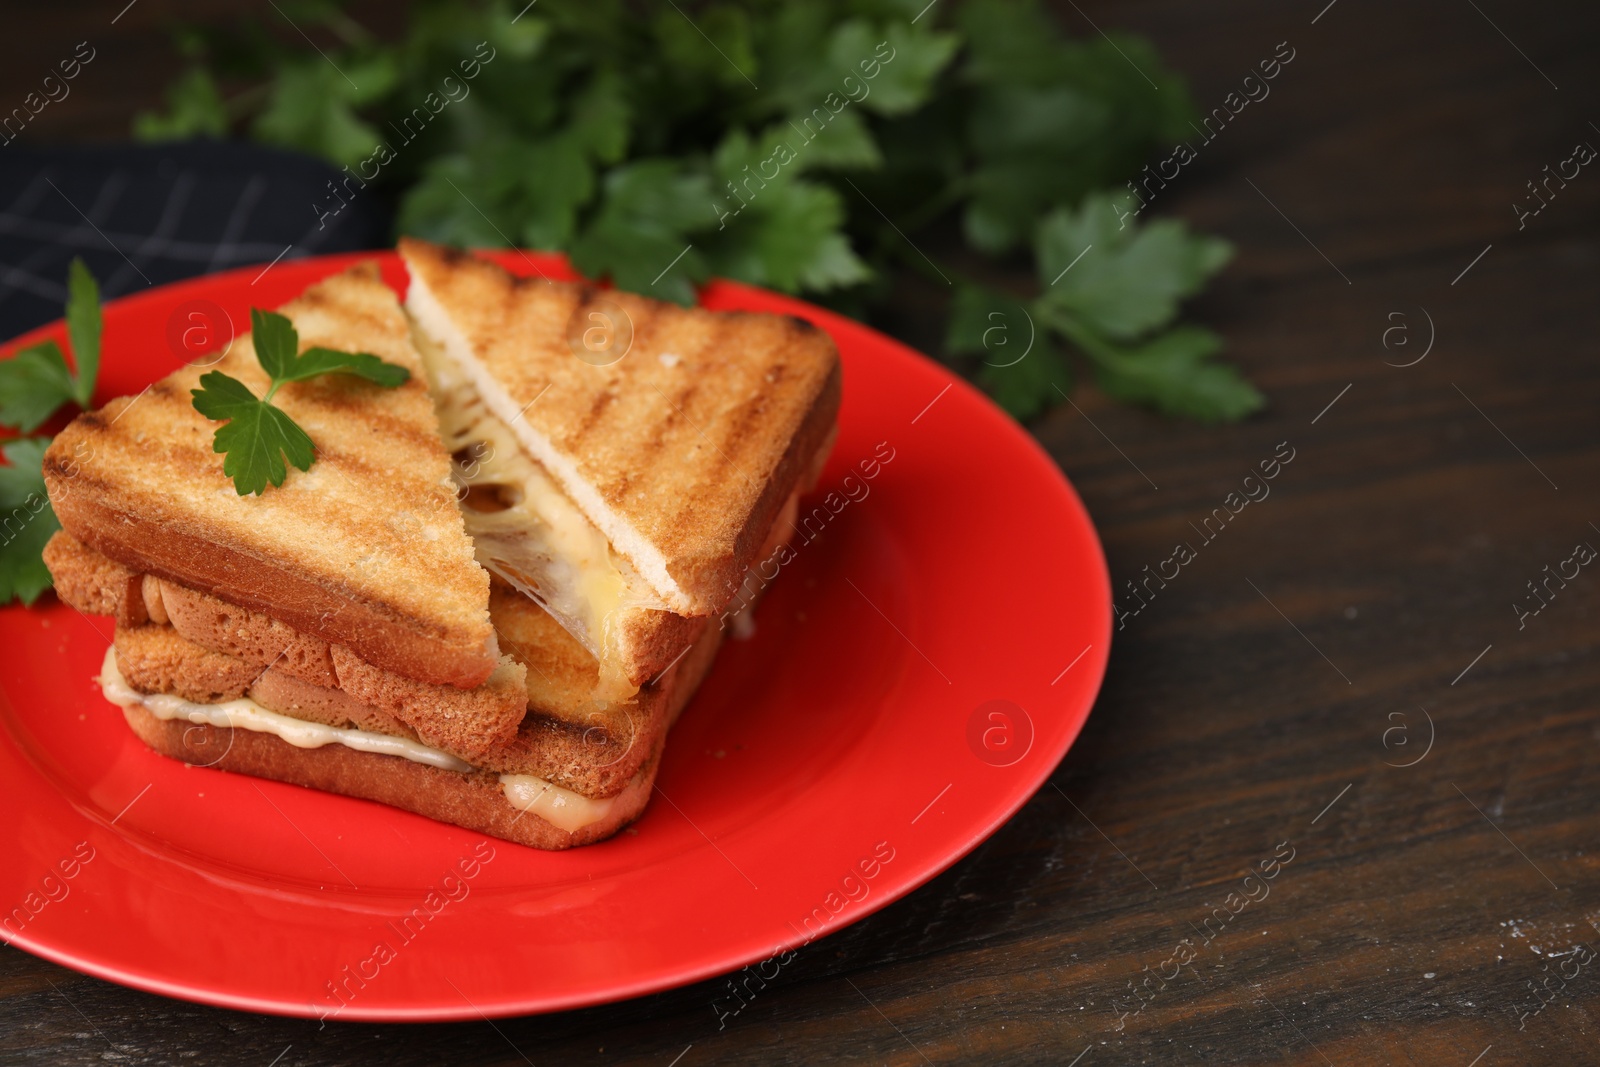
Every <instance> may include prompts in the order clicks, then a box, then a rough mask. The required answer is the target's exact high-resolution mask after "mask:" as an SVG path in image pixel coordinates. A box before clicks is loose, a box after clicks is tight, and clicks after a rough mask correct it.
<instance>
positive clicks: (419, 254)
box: [400, 239, 840, 615]
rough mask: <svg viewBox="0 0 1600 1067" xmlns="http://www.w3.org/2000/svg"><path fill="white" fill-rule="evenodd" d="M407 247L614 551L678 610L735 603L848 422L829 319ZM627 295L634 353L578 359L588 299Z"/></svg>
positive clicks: (424, 318)
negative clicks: (556, 278)
mask: <svg viewBox="0 0 1600 1067" xmlns="http://www.w3.org/2000/svg"><path fill="white" fill-rule="evenodd" d="M400 252H401V255H402V256H404V257H405V259H406V262H407V265H408V267H409V268H410V270H411V275H412V286H413V295H412V296H411V297H410V298H408V301H409V304H410V306H411V308H412V310H413V313H414V314H416V315H417V317H418V319H419V320H420V321H421V323H422V326H423V327H424V328H425V329H427V330H429V332H431V333H433V334H434V335H435V336H437V337H440V338H441V339H446V340H448V339H449V338H451V337H453V338H454V342H455V343H454V346H453V347H452V345H451V344H449V343H447V344H446V348H447V350H449V351H451V354H452V355H453V356H454V357H455V358H457V359H460V360H462V361H463V362H466V361H470V362H471V364H473V365H474V366H475V368H476V373H475V376H476V377H478V378H479V379H480V385H484V386H485V387H484V392H485V399H486V400H489V399H491V397H490V393H491V391H492V392H497V393H498V396H499V399H498V403H499V405H500V408H501V410H502V418H505V419H506V420H507V421H508V422H510V421H511V418H510V417H511V415H516V416H517V424H515V425H513V429H514V430H516V432H517V433H518V434H519V436H520V437H521V438H522V440H523V443H524V444H525V445H526V446H527V447H528V449H529V451H531V452H532V453H533V454H534V456H535V458H537V459H539V460H540V461H541V462H543V463H544V464H545V466H546V467H547V468H549V469H550V470H551V472H552V474H554V475H555V476H556V478H557V479H558V481H561V482H562V484H563V488H565V489H566V491H567V493H568V495H569V496H571V497H572V498H573V500H574V501H575V502H576V503H577V504H578V505H579V506H580V507H582V508H583V509H584V510H585V511H586V512H587V513H588V514H589V518H590V519H591V521H593V522H594V523H595V525H597V526H598V527H599V528H600V529H601V530H603V531H604V532H605V533H606V534H607V535H608V536H609V537H610V538H611V540H612V543H613V545H614V546H615V547H616V549H617V551H619V552H620V553H621V554H623V555H624V556H627V557H628V558H629V559H630V560H631V561H632V562H633V563H634V565H635V566H636V567H637V568H638V569H639V570H640V572H641V574H643V575H644V576H645V577H646V579H647V580H649V581H650V582H651V584H652V585H654V586H655V587H656V589H657V591H658V592H659V593H661V595H662V596H663V597H665V598H666V599H667V600H668V602H669V603H671V604H673V606H674V609H675V610H678V611H680V612H682V613H685V614H694V615H703V614H711V613H715V612H716V611H719V610H720V609H721V608H722V607H723V606H725V605H726V603H727V601H728V599H729V597H731V595H732V593H733V591H734V589H735V588H737V584H738V581H739V578H740V577H741V576H742V575H743V573H744V570H745V568H747V567H748V566H749V565H750V564H751V563H752V562H754V560H753V552H754V550H755V548H756V547H758V546H759V544H760V542H761V541H762V539H763V537H764V534H765V531H766V529H767V527H768V526H770V524H771V521H772V519H773V518H774V516H775V515H776V513H777V509H778V508H780V507H781V506H782V504H783V501H784V500H785V499H787V497H788V495H789V493H790V492H791V491H792V489H793V487H794V485H795V484H796V482H797V481H798V479H799V477H800V475H801V474H802V473H803V471H802V468H805V467H806V466H807V464H808V463H809V461H810V459H811V457H812V456H813V455H814V454H815V453H816V451H817V449H818V447H819V446H820V445H821V444H822V442H823V441H824V440H826V439H827V435H828V430H829V428H830V427H831V426H832V425H833V423H834V420H835V417H836V415H837V412H838V404H839V388H840V373H839V363H838V354H837V352H836V350H835V349H834V346H833V342H832V341H831V339H830V338H829V337H828V335H827V334H826V333H824V332H823V331H821V330H819V329H817V328H816V327H814V326H811V325H809V324H804V323H801V322H799V321H797V320H795V319H792V318H790V317H787V316H782V315H768V314H756V313H747V312H712V311H706V310H704V309H702V308H685V307H680V306H678V305H676V304H669V303H665V302H662V301H656V300H650V299H647V298H645V297H641V296H637V295H634V294H631V293H625V292H620V291H615V290H597V289H595V288H593V287H591V286H586V285H579V284H570V283H557V282H550V281H546V280H543V279H536V278H516V277H513V276H512V275H511V274H510V273H509V272H507V271H505V270H503V269H502V268H500V267H499V266H496V265H494V264H492V263H488V262H487V261H483V260H478V259H476V258H473V257H471V256H467V255H464V254H462V253H459V252H456V251H453V250H450V249H444V248H439V247H437V246H434V245H429V244H426V243H425V242H420V241H414V240H409V239H404V240H402V241H401V242H400ZM619 312H620V313H621V314H623V315H625V316H626V317H627V319H628V321H629V322H631V324H632V343H631V347H630V348H629V349H628V351H627V353H626V355H624V356H622V357H621V358H620V359H618V360H616V361H615V362H613V363H610V364H608V365H606V366H595V365H592V364H590V363H588V362H585V360H584V359H581V358H579V356H578V354H577V353H576V352H575V351H574V349H573V347H572V345H571V344H569V325H570V329H571V333H572V334H573V335H574V336H579V337H581V335H582V331H583V330H585V329H588V328H594V327H597V326H600V325H603V324H601V323H599V322H598V321H597V320H592V319H591V315H593V314H596V313H598V314H604V315H607V316H609V317H610V318H612V319H613V320H614V319H615V318H616V316H617V315H618V313H619ZM663 357H665V358H663ZM485 383H487V384H486V385H485ZM494 406H495V404H494V403H493V402H492V403H491V407H494ZM519 412H520V414H518V413H519ZM652 561H654V562H652ZM663 569H664V572H665V573H663Z"/></svg>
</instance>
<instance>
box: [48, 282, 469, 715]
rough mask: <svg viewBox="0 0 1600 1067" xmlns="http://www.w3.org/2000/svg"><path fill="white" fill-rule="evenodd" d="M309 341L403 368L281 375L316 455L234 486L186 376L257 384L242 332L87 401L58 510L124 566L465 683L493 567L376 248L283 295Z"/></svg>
mask: <svg viewBox="0 0 1600 1067" xmlns="http://www.w3.org/2000/svg"><path fill="white" fill-rule="evenodd" d="M280 310H281V312H282V313H283V314H284V315H287V316H288V317H289V319H290V320H291V321H293V323H294V325H295V328H296V329H297V330H298V331H299V335H300V344H301V347H302V350H303V349H305V348H308V347H311V346H313V345H322V346H326V347H329V348H336V349H341V350H345V351H359V352H371V353H373V354H374V355H377V356H379V357H380V358H382V359H384V360H387V361H389V362H391V363H397V364H399V365H401V366H403V367H405V368H407V369H408V370H409V371H411V379H410V381H408V382H406V383H405V384H404V385H402V386H400V387H399V388H395V389H383V388H379V387H378V386H375V385H372V384H370V383H368V382H365V381H362V380H360V379H357V378H355V377H352V376H349V375H340V374H333V375H326V376H323V377H321V378H317V379H313V380H310V381H305V382H295V383H291V384H289V385H286V386H284V387H283V388H282V389H280V390H279V391H278V393H277V396H276V397H275V398H274V403H275V404H276V405H277V406H278V407H280V408H281V409H282V410H283V411H284V412H286V413H287V414H288V415H289V416H290V417H291V418H293V419H294V420H295V422H297V423H299V424H300V426H301V427H303V428H304V429H305V430H306V432H307V433H309V434H310V435H311V438H312V440H313V441H314V442H315V444H316V447H317V458H316V461H315V462H314V463H313V464H312V466H311V469H310V470H309V471H305V472H302V471H298V470H294V469H291V470H290V471H289V475H288V479H287V480H286V481H285V482H284V484H283V485H282V486H281V487H279V488H269V489H268V490H267V491H266V492H265V493H264V494H262V495H260V496H240V495H239V494H238V493H237V492H236V491H235V489H234V486H233V484H232V481H231V480H230V479H229V478H228V477H227V476H226V475H224V474H223V471H222V460H223V457H222V456H220V455H218V454H216V453H215V452H213V451H212V435H213V433H214V432H215V430H216V428H217V425H218V424H217V423H214V422H212V421H210V420H209V419H207V418H205V417H204V416H203V415H201V414H200V413H199V412H198V411H196V410H195V409H194V406H193V403H192V398H191V395H190V390H192V389H194V388H196V387H197V386H198V385H199V380H200V377H201V375H202V374H204V373H206V372H207V371H208V370H213V369H214V370H219V371H222V372H224V373H226V374H229V375H231V376H233V377H234V378H237V379H238V380H239V381H241V382H243V383H244V384H245V385H247V386H249V387H250V389H251V390H252V391H253V392H255V394H256V395H257V396H260V395H262V394H263V393H264V392H265V391H266V388H267V385H268V378H267V375H266V373H265V372H264V371H263V370H262V369H261V367H260V364H259V363H258V362H257V360H256V356H255V352H254V350H253V348H252V346H251V339H250V337H249V335H248V334H244V335H241V336H239V337H238V338H237V339H236V340H235V341H234V343H233V344H232V346H231V348H230V349H229V350H228V351H227V353H226V354H225V355H223V356H221V357H220V358H219V359H217V360H216V361H215V362H214V363H209V364H208V365H207V366H189V367H185V368H184V369H182V370H180V371H177V372H176V373H174V374H171V375H169V376H167V377H166V378H163V379H162V380H160V381H158V382H156V383H155V384H154V385H152V386H150V388H149V389H147V390H146V391H145V392H144V393H141V394H140V395H138V396H134V397H120V398H118V399H116V400H113V401H111V402H110V403H108V404H107V405H106V406H105V407H103V408H100V409H99V410H98V411H92V412H87V413H85V414H83V415H80V416H79V417H78V418H77V419H76V420H74V421H73V423H72V424H71V425H70V426H68V427H67V429H66V430H64V431H63V432H62V433H61V434H60V435H58V436H57V437H56V439H55V442H54V444H53V445H52V446H51V448H50V450H49V451H48V452H47V453H46V455H45V460H44V473H45V481H46V484H47V486H48V488H49V492H50V501H51V504H52V505H53V506H54V508H55V512H56V514H57V515H58V516H59V517H60V519H61V523H62V525H63V526H64V527H65V528H66V530H67V531H68V532H69V533H71V534H72V535H73V536H74V537H76V538H77V539H78V540H80V541H82V542H84V543H85V544H88V545H90V546H91V547H93V548H95V549H97V550H98V551H99V552H101V553H102V554H103V555H105V556H107V557H109V558H110V559H112V560H114V561H116V562H117V563H120V564H123V565H124V566H126V567H129V568H132V569H133V570H135V571H138V572H141V573H144V574H151V575H155V576H157V577H159V578H165V579H167V580H169V581H173V582H177V583H179V584H181V585H183V586H186V587H188V588H190V589H196V590H199V591H201V592H203V593H208V594H210V595H213V596H215V597H217V598H219V599H221V600H224V601H227V602H229V603H231V604H236V605H239V606H241V607H245V608H249V609H251V610H254V611H258V612H260V613H262V614H264V615H267V616H270V617H272V618H274V619H277V620H279V621H280V622H283V623H285V624H287V625H288V626H290V627H292V628H294V629H295V630H298V631H300V632H302V633H306V634H311V635H315V636H316V637H320V638H322V639H323V640H326V641H328V642H330V643H332V644H336V645H343V646H345V647H346V648H348V649H349V650H350V651H351V652H353V653H354V654H355V655H356V656H358V657H360V658H361V659H363V660H365V661H366V662H367V663H369V664H372V665H373V666H376V667H379V668H382V669H383V670H387V671H392V672H394V673H395V674H398V675H402V676H404V677H406V678H410V679H414V680H416V681H419V682H426V683H430V684H434V685H453V686H457V687H460V688H463V689H470V688H473V687H476V686H478V685H480V684H482V683H483V682H484V680H485V679H487V678H488V677H489V675H490V674H491V673H492V672H493V671H494V670H495V668H496V665H497V663H498V661H499V657H500V651H499V646H498V643H497V641H496V638H495V633H494V629H493V627H492V625H491V623H490V619H489V576H488V574H487V572H485V571H484V570H483V569H482V568H480V567H479V566H478V564H477V563H476V562H475V561H474V559H473V546H472V542H471V540H470V539H469V538H468V537H467V534H466V531H465V528H464V526H463V523H462V518H461V513H460V510H459V508H458V506H457V501H456V495H455V488H454V485H453V483H452V481H451V477H450V456H449V454H448V453H447V452H446V451H445V448H444V444H443V441H442V440H441V438H440V434H439V426H438V422H437V418H436V416H435V413H434V408H433V401H432V400H431V399H430V397H429V394H428V386H427V379H426V377H425V375H424V374H423V373H422V367H421V364H420V362H419V360H418V357H417V354H416V351H415V349H414V348H413V347H412V345H411V341H410V334H409V325H408V323H407V320H406V318H405V315H404V314H403V313H402V311H401V310H400V306H399V303H398V301H397V300H396V298H395V294H394V292H393V291H392V290H391V289H389V287H388V286H387V285H385V284H384V283H383V281H382V280H381V279H380V278H379V276H378V271H377V268H376V267H375V266H373V265H371V264H364V265H361V266H357V267H354V268H352V269H350V270H348V271H346V272H344V273H343V274H338V275H335V276H333V277H330V278H328V279H325V280H324V281H322V282H319V283H318V284H316V285H313V286H311V287H310V288H309V289H307V290H306V291H305V293H303V294H302V295H301V296H299V297H298V298H296V299H294V300H292V301H290V302H289V303H288V304H286V305H284V306H283V307H282V308H281V309H280Z"/></svg>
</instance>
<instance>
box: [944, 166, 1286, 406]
mask: <svg viewBox="0 0 1600 1067" xmlns="http://www.w3.org/2000/svg"><path fill="white" fill-rule="evenodd" d="M1034 252H1035V258H1036V260H1037V263H1038V270H1039V286H1040V290H1041V291H1040V293H1039V295H1038V296H1037V297H1034V298H1033V299H1031V300H1027V301H1020V302H1019V301H1018V300H1016V299H1015V298H1013V297H1011V296H1008V295H1006V294H1004V293H997V292H994V291H992V290H988V289H984V288H982V287H980V286H977V285H973V284H970V283H963V284H962V285H961V286H960V288H958V290H957V292H956V299H955V303H954V307H953V312H952V314H951V318H950V328H949V335H948V337H947V338H946V341H945V344H946V346H947V347H948V348H949V350H950V351H951V352H953V353H956V354H958V355H960V356H963V357H974V358H977V357H981V359H982V362H981V364H980V365H978V366H977V368H976V375H977V378H978V380H979V381H980V382H982V383H983V384H984V385H985V386H987V387H988V388H989V390H990V391H991V392H993V393H994V394H995V397H996V399H997V400H999V401H1000V403H1001V404H1002V405H1004V406H1005V407H1006V408H1007V409H1008V410H1010V411H1011V412H1012V413H1013V414H1015V415H1016V416H1017V417H1018V418H1024V419H1025V418H1029V417H1031V416H1033V415H1035V414H1037V413H1038V412H1039V411H1040V410H1042V409H1043V408H1044V407H1045V406H1047V405H1049V404H1051V403H1053V402H1054V401H1055V400H1056V399H1058V398H1059V397H1062V396H1065V395H1066V394H1067V391H1069V390H1070V389H1071V388H1072V381H1073V377H1074V374H1073V370H1074V368H1073V364H1072V361H1071V360H1070V359H1069V358H1068V355H1067V353H1066V352H1064V351H1062V350H1061V348H1060V347H1058V346H1057V345H1056V344H1055V343H1054V342H1055V341H1056V340H1062V341H1066V342H1068V343H1069V344H1070V345H1071V346H1072V347H1073V348H1074V349H1076V350H1077V352H1078V353H1079V354H1081V356H1082V357H1083V361H1084V362H1085V363H1087V365H1088V369H1089V371H1090V373H1091V374H1092V375H1093V377H1094V379H1095V381H1096V383H1097V384H1098V385H1099V386H1100V388H1102V389H1104V390H1105V391H1106V392H1107V393H1109V394H1111V395H1112V396H1114V397H1116V398H1118V399H1119V400H1123V401H1126V402H1128V403H1133V404H1143V405H1146V406H1148V407H1153V408H1155V409H1157V410H1158V411H1162V412H1165V413H1167V414H1169V415H1180V416H1186V417H1188V418H1192V419H1196V420H1198V421H1201V422H1219V421H1226V422H1231V421H1234V420H1237V419H1241V418H1243V417H1244V416H1246V415H1248V414H1250V413H1251V412H1253V411H1256V410H1257V409H1259V408H1260V407H1261V406H1262V404H1264V403H1265V398H1264V397H1262V395H1261V393H1260V392H1259V391H1258V390H1257V389H1256V388H1255V386H1253V385H1251V384H1250V383H1249V382H1248V381H1246V380H1245V379H1244V378H1243V377H1242V376H1241V375H1240V374H1239V372H1238V370H1237V369H1236V368H1235V367H1233V366H1231V365H1230V364H1227V363H1220V362H1217V361H1215V360H1213V359H1212V357H1213V356H1214V355H1215V354H1216V353H1217V352H1218V351H1220V350H1221V348H1222V338H1220V337H1218V336H1217V335H1216V334H1215V333H1212V332H1211V331H1210V330H1207V329H1203V328H1201V327H1199V326H1186V325H1174V324H1173V321H1174V320H1175V319H1176V318H1177V315H1178V306H1179V304H1180V302H1181V301H1183V300H1184V299H1186V298H1188V297H1190V296H1193V295H1194V294H1195V293H1197V292H1199V290H1200V289H1201V287H1203V286H1204V285H1205V283H1206V280H1207V279H1208V278H1210V277H1211V275H1213V274H1215V273H1216V272H1217V271H1218V270H1221V269H1222V267H1223V265H1224V264H1226V263H1227V261H1228V260H1229V258H1231V257H1232V255H1233V249H1232V247H1231V246H1230V245H1229V244H1228V243H1227V242H1226V241H1223V240H1221V239H1219V238H1215V237H1204V236H1200V235H1196V234H1192V233H1190V232H1189V229H1188V227H1186V226H1185V225H1184V224H1183V223H1181V222H1178V221H1176V220H1174V219H1161V220H1159V221H1157V222H1153V223H1149V224H1146V225H1140V224H1138V223H1136V222H1135V221H1134V219H1133V217H1132V211H1131V210H1130V204H1129V203H1128V201H1127V199H1126V198H1124V197H1114V196H1101V195H1095V196H1090V197H1089V198H1087V199H1086V200H1085V201H1084V203H1083V206H1082V207H1081V208H1079V209H1078V210H1077V211H1067V210H1058V211H1056V212H1053V213H1052V214H1051V215H1049V216H1048V217H1047V218H1046V219H1045V220H1044V221H1043V222H1042V223H1041V224H1040V225H1039V228H1038V233H1037V236H1036V238H1035V243H1034ZM1019 311H1020V312H1022V314H1020V315H1019V314H1018V312H1019Z"/></svg>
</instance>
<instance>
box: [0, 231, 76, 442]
mask: <svg viewBox="0 0 1600 1067" xmlns="http://www.w3.org/2000/svg"><path fill="white" fill-rule="evenodd" d="M67 338H68V340H69V341H70V342H71V343H72V357H73V360H74V362H75V363H76V365H77V370H76V371H74V370H72V369H71V368H69V367H68V366H67V359H66V356H64V355H63V354H62V352H61V346H60V345H58V344H56V343H55V342H54V341H48V340H47V341H40V342H39V343H38V344H35V345H29V346H28V347H27V348H24V349H23V350H22V351H20V352H18V353H17V354H16V355H14V356H12V357H11V358H10V359H8V360H5V361H4V362H0V425H3V426H8V427H14V428H15V429H17V430H19V431H21V432H22V433H32V432H33V431H34V430H36V429H38V428H39V426H40V425H41V424H43V423H44V421H45V420H46V419H48V418H50V416H51V415H54V414H55V413H56V411H57V410H58V409H59V408H60V407H61V406H62V405H63V404H65V403H67V402H68V401H71V402H72V403H75V404H77V405H78V406H79V407H80V408H87V407H88V406H89V398H90V396H91V395H93V393H94V381H95V377H96V376H97V375H98V374H99V373H100V287H99V285H97V284H96V283H95V280H94V276H93V275H91V274H90V273H89V268H88V267H85V266H84V265H83V260H81V259H76V258H75V259H73V261H72V266H71V267H70V268H68V271H67Z"/></svg>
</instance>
